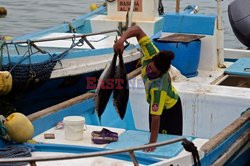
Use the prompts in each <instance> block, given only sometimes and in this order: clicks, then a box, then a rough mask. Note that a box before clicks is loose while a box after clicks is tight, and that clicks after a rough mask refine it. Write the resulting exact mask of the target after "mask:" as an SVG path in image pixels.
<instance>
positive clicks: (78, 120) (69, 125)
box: [63, 116, 85, 141]
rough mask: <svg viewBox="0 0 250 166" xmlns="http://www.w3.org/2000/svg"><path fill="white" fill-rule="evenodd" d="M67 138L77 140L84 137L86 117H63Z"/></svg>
mask: <svg viewBox="0 0 250 166" xmlns="http://www.w3.org/2000/svg"><path fill="white" fill-rule="evenodd" d="M63 123H64V130H65V139H67V140H72V141H77V140H81V139H82V138H83V131H84V126H85V118H84V117H82V116H67V117H64V118H63Z"/></svg>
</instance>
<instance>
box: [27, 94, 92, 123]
mask: <svg viewBox="0 0 250 166" xmlns="http://www.w3.org/2000/svg"><path fill="white" fill-rule="evenodd" d="M93 96H94V93H85V94H83V95H80V96H77V97H74V98H72V99H69V100H67V101H64V102H62V103H59V104H56V105H54V106H51V107H48V108H45V109H43V110H41V111H38V112H35V113H33V114H30V115H28V118H29V120H31V121H33V120H36V119H38V118H40V117H42V116H45V115H48V114H51V113H54V112H57V111H58V110H60V109H63V108H67V107H69V106H71V105H73V104H76V103H80V102H81V101H84V100H86V99H89V98H91V97H93Z"/></svg>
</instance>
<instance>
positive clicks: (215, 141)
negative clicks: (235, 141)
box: [201, 108, 250, 154]
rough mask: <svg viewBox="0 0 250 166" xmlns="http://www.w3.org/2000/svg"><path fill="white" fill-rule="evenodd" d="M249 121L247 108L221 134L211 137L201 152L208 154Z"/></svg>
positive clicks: (249, 111)
mask: <svg viewBox="0 0 250 166" xmlns="http://www.w3.org/2000/svg"><path fill="white" fill-rule="evenodd" d="M249 120H250V108H248V109H247V110H246V111H245V112H244V113H243V114H242V115H241V116H240V117H239V118H237V119H236V120H235V121H233V122H232V123H231V124H230V125H228V126H227V127H225V128H224V129H223V130H222V131H221V132H219V133H218V134H216V135H215V136H214V137H212V138H211V139H210V140H209V141H208V142H207V143H205V144H204V145H203V146H202V147H201V151H203V152H204V153H205V154H208V153H209V152H211V151H212V150H214V149H215V148H216V147H217V146H218V145H220V144H221V143H222V142H223V141H225V140H226V139H227V138H228V137H229V136H230V135H232V133H234V132H236V131H237V130H239V129H240V128H241V127H242V126H243V125H244V124H246V123H247V122H248V121H249Z"/></svg>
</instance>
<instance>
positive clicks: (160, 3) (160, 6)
mask: <svg viewBox="0 0 250 166" xmlns="http://www.w3.org/2000/svg"><path fill="white" fill-rule="evenodd" d="M158 12H159V15H163V14H164V7H163V4H162V0H159V6H158Z"/></svg>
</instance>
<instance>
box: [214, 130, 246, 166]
mask: <svg viewBox="0 0 250 166" xmlns="http://www.w3.org/2000/svg"><path fill="white" fill-rule="evenodd" d="M249 139H250V131H249V130H248V131H247V132H245V134H244V135H243V136H241V137H240V138H239V139H238V140H237V141H236V142H235V143H234V144H233V145H232V146H231V147H230V148H229V149H228V150H227V152H225V153H224V154H223V155H222V156H221V157H220V158H219V159H217V160H216V161H215V162H214V163H213V166H221V165H224V164H225V163H226V162H227V161H228V160H229V159H230V158H231V157H232V156H233V155H234V154H235V153H236V152H237V151H238V150H239V149H240V148H241V147H242V146H243V145H244V144H245V143H246V142H247V141H249Z"/></svg>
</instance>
